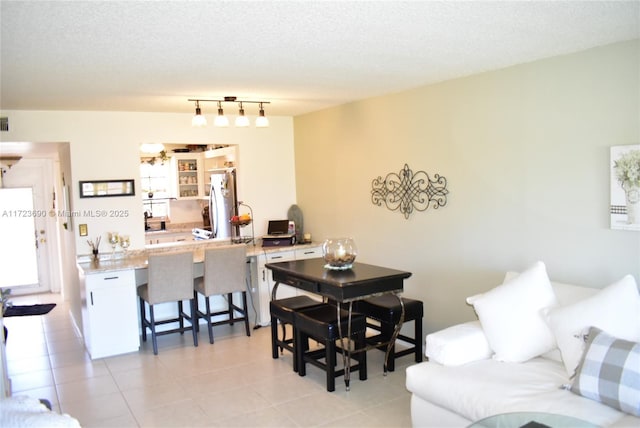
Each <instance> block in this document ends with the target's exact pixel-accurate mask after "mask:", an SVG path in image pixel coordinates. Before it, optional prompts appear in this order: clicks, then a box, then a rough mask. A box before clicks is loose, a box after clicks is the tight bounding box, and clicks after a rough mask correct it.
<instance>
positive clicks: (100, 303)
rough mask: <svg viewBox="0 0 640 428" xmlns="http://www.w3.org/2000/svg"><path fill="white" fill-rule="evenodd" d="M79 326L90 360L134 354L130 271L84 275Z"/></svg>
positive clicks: (135, 313)
mask: <svg viewBox="0 0 640 428" xmlns="http://www.w3.org/2000/svg"><path fill="white" fill-rule="evenodd" d="M82 279H83V278H82V277H81V282H84V287H83V288H84V292H83V293H82V297H83V311H82V312H83V313H82V315H83V316H82V324H83V331H84V336H85V337H84V339H85V344H86V346H87V350H88V351H89V354H90V355H91V358H92V359H96V358H103V357H108V356H111V355H118V354H124V353H127V352H135V351H137V350H138V348H139V346H140V338H139V335H138V311H137V297H136V280H135V273H134V271H133V270H123V271H116V272H106V273H97V274H90V275H86V276H84V281H82Z"/></svg>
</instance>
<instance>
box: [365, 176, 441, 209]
mask: <svg viewBox="0 0 640 428" xmlns="http://www.w3.org/2000/svg"><path fill="white" fill-rule="evenodd" d="M433 178H434V179H433V180H432V179H430V178H429V175H428V174H427V173H426V172H424V171H418V172H416V173H415V174H414V173H413V171H412V170H411V169H410V168H409V165H407V164H405V165H404V168H403V169H401V170H400V172H399V173H397V174H396V173H394V172H391V173H389V174H387V176H386V177H385V178H384V180H383V179H382V177H381V176H379V177H378V178H376V179H374V180H373V182H372V183H371V184H372V186H371V202H373V203H374V204H375V205H377V206H382V203H383V202H384V204H385V205H386V206H387V208H388V209H390V210H391V211H397V210H400V212H401V213H402V214H403V215H404V218H405V219H408V218H409V215H410V214H411V213H412V212H413V210H414V209H415V210H418V211H425V210H427V208H429V206H432V207H433V208H434V209H438V208H439V207H443V206H445V205H446V204H447V194H448V193H449V191H448V190H447V179H446V178H444V177H442V176H440V175H438V174H435V175H434V177H433Z"/></svg>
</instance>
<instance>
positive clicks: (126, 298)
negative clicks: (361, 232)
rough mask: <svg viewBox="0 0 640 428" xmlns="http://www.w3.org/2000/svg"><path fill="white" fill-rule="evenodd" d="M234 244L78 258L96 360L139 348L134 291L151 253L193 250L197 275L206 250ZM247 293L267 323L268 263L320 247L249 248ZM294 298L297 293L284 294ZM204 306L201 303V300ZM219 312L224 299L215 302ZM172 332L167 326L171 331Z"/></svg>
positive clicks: (168, 246) (86, 331)
mask: <svg viewBox="0 0 640 428" xmlns="http://www.w3.org/2000/svg"><path fill="white" fill-rule="evenodd" d="M220 245H230V241H229V240H228V239H220V240H218V239H211V240H201V241H184V242H172V243H164V244H154V245H147V246H146V247H145V249H144V250H132V251H129V252H128V253H127V254H124V253H123V252H116V253H115V257H113V256H112V254H111V253H104V254H101V255H100V259H99V260H98V261H94V260H93V259H92V257H91V256H90V255H82V256H78V258H77V268H78V276H79V279H80V295H81V305H82V334H83V338H84V341H85V345H86V347H87V350H88V351H89V354H90V355H91V358H92V359H96V358H103V357H107V356H112V355H118V354H123V353H128V352H135V351H137V350H138V348H139V346H140V331H141V327H140V319H139V314H138V310H139V309H138V304H137V295H136V287H137V286H139V285H141V284H144V283H146V282H147V267H148V257H149V255H150V254H158V253H166V252H178V251H191V252H193V261H194V277H198V276H202V275H203V272H204V267H203V261H204V252H205V250H206V249H207V248H211V247H213V246H220ZM234 245H246V246H247V279H248V282H247V291H249V295H250V301H251V306H252V308H253V311H254V314H255V317H254V323H255V324H256V325H261V326H264V325H268V324H269V322H270V317H269V299H270V295H271V288H272V287H273V281H272V280H271V279H270V277H269V275H268V273H267V269H266V268H265V267H264V265H265V264H266V263H268V262H273V261H286V260H295V259H304V258H312V257H321V256H322V253H321V244H319V243H310V244H301V245H295V246H286V247H267V248H263V247H259V246H253V245H247V244H234ZM283 292H284V293H287V292H288V293H289V294H291V295H294V294H296V293H297V291H296V290H295V289H290V290H288V291H283ZM201 303H202V302H201ZM212 304H213V306H214V307H215V306H216V305H218V306H219V307H220V308H223V306H224V300H223V299H222V297H219V298H218V300H217V301H216V299H212ZM155 309H156V317H157V318H158V319H162V318H169V317H170V316H171V315H173V314H174V312H175V305H174V304H170V303H166V304H160V305H156V307H155ZM167 328H168V327H167Z"/></svg>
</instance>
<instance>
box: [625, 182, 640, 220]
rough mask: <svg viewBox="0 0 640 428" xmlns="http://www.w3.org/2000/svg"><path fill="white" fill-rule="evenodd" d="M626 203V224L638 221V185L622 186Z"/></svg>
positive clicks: (639, 216) (639, 212) (639, 192)
mask: <svg viewBox="0 0 640 428" xmlns="http://www.w3.org/2000/svg"><path fill="white" fill-rule="evenodd" d="M623 188H624V195H625V198H626V204H627V224H637V223H640V187H636V186H632V187H628V188H626V187H624V186H623Z"/></svg>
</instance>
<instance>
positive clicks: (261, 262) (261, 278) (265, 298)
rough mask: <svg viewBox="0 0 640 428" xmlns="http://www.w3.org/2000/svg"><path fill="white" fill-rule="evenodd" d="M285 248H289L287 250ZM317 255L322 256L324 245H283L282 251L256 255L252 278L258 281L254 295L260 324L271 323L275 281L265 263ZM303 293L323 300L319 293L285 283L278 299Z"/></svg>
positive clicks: (281, 286)
mask: <svg viewBox="0 0 640 428" xmlns="http://www.w3.org/2000/svg"><path fill="white" fill-rule="evenodd" d="M284 248H287V249H286V250H285V249H284ZM289 248H290V249H289ZM315 257H322V246H308V247H305V248H294V247H283V250H281V251H269V252H265V253H263V254H260V255H258V256H256V263H255V266H256V272H255V275H252V277H251V278H252V280H255V282H256V283H255V284H253V285H252V287H253V289H254V290H255V292H254V293H253V296H255V295H256V294H257V296H256V297H257V300H258V302H257V303H258V308H256V311H257V312H258V320H257V323H258V324H260V325H263V326H266V325H269V324H270V323H271V315H270V312H269V302H270V301H271V290H273V286H274V285H275V283H274V282H273V279H272V277H271V271H270V270H269V269H267V268H266V267H265V264H267V263H277V262H286V261H290V260H303V259H309V258H315ZM252 291H253V290H252ZM303 294H305V295H309V296H311V297H313V298H315V299H318V300H321V298H320V297H318V295H317V294H312V293H307V292H305V291H303V290H299V289H297V288H294V287H290V286H288V285H285V284H280V285H278V293H277V298H278V299H284V298H287V297H293V296H299V295H303ZM254 303H255V300H254Z"/></svg>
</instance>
